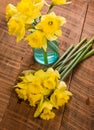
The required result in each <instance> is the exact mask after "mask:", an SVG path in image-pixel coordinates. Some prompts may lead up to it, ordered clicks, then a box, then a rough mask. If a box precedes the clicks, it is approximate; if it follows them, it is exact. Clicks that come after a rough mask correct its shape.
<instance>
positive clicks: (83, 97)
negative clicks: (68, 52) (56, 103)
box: [60, 1, 94, 130]
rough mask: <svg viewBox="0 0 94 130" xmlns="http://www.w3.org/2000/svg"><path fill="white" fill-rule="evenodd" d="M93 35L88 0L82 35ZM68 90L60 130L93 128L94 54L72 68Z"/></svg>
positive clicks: (93, 4)
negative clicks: (71, 95)
mask: <svg viewBox="0 0 94 130" xmlns="http://www.w3.org/2000/svg"><path fill="white" fill-rule="evenodd" d="M93 36H94V1H90V3H89V5H88V8H87V13H86V20H85V23H84V26H83V32H82V37H87V38H88V40H89V39H90V38H91V37H93ZM70 90H71V91H72V93H73V98H72V100H71V102H70V103H69V104H68V105H67V106H66V108H65V113H64V117H63V118H62V124H61V128H60V130H93V129H94V56H92V57H90V58H89V59H87V60H85V61H84V62H83V63H81V64H79V65H78V67H77V68H76V69H75V70H74V73H73V77H72V81H71V83H70Z"/></svg>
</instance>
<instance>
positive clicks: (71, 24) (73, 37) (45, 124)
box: [0, 0, 94, 130]
mask: <svg viewBox="0 0 94 130" xmlns="http://www.w3.org/2000/svg"><path fill="white" fill-rule="evenodd" d="M17 1H18V0H2V1H1V0H0V130H94V56H92V57H90V58H88V59H87V60H85V61H84V62H82V63H80V64H79V65H78V66H77V67H76V68H75V69H74V70H73V72H72V73H71V75H70V77H69V78H67V79H66V82H67V84H68V86H69V89H70V91H71V92H72V93H73V97H72V99H71V101H70V102H69V104H68V105H66V106H65V109H64V110H63V108H60V109H59V110H58V111H56V112H55V113H56V117H55V118H54V119H53V120H50V121H43V120H41V119H34V118H33V112H34V109H33V108H31V107H29V106H28V105H27V104H26V103H24V102H22V103H21V104H20V103H19V102H18V99H17V96H16V95H15V93H14V91H13V86H14V85H15V84H16V82H17V77H18V76H19V74H20V72H21V71H22V70H25V69H30V68H40V67H42V66H41V65H38V64H37V63H36V62H35V61H34V59H33V53H32V51H31V48H29V47H28V46H27V44H26V43H25V42H24V41H21V42H20V44H16V41H15V38H14V37H13V36H9V35H8V32H7V25H6V20H5V7H6V5H7V4H8V3H12V4H16V3H17ZM48 1H49V0H48ZM54 10H55V11H56V13H57V14H58V15H62V16H64V17H66V19H67V23H66V24H65V25H64V27H63V28H62V30H63V36H62V37H61V38H60V39H59V41H60V53H61V54H62V53H63V52H64V51H65V50H66V49H67V48H68V47H69V46H70V45H71V44H74V45H76V43H78V42H79V41H80V40H81V39H82V38H83V37H87V39H88V40H89V39H90V38H91V37H92V36H94V0H72V4H71V5H64V6H58V7H55V8H54ZM44 12H45V10H44ZM93 47H94V46H93Z"/></svg>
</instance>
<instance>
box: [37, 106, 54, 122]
mask: <svg viewBox="0 0 94 130" xmlns="http://www.w3.org/2000/svg"><path fill="white" fill-rule="evenodd" d="M40 117H41V118H42V119H44V120H49V119H53V118H54V117H55V113H54V112H52V111H51V110H49V109H48V108H45V109H44V110H43V112H42V113H41V115H40Z"/></svg>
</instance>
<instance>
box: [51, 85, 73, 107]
mask: <svg viewBox="0 0 94 130" xmlns="http://www.w3.org/2000/svg"><path fill="white" fill-rule="evenodd" d="M70 96H72V93H71V92H69V91H68V90H65V86H64V88H63V87H60V88H57V89H56V90H55V91H54V93H53V94H52V95H51V98H50V101H51V102H52V104H53V106H54V107H55V108H57V109H58V108H59V107H60V106H62V105H64V104H65V103H68V101H69V99H70Z"/></svg>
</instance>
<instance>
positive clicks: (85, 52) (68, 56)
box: [52, 37, 94, 80]
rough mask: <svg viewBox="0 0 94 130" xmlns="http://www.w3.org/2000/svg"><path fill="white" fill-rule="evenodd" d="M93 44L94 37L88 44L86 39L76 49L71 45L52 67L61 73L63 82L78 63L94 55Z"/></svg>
mask: <svg viewBox="0 0 94 130" xmlns="http://www.w3.org/2000/svg"><path fill="white" fill-rule="evenodd" d="M93 42H94V37H93V38H91V40H90V41H88V42H87V39H86V38H83V39H82V40H81V41H80V42H79V43H78V44H77V45H76V46H75V47H74V46H73V45H71V46H70V47H69V48H68V49H67V50H66V51H65V53H64V54H63V55H62V56H61V57H60V58H59V59H58V61H57V62H55V63H54V64H53V65H52V67H53V68H54V69H57V70H58V72H59V73H60V76H61V80H64V79H65V78H66V77H67V76H68V75H69V73H70V72H71V71H72V70H73V69H74V67H75V66H76V65H77V64H78V63H80V62H81V61H83V60H85V59H87V58H88V57H90V56H92V55H94V49H92V45H93ZM84 43H86V44H84ZM83 44H84V45H83Z"/></svg>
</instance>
